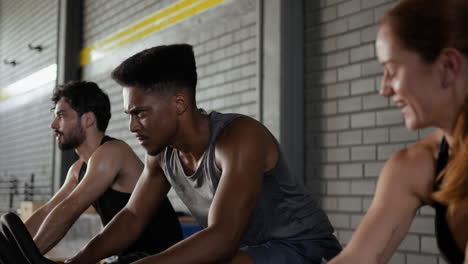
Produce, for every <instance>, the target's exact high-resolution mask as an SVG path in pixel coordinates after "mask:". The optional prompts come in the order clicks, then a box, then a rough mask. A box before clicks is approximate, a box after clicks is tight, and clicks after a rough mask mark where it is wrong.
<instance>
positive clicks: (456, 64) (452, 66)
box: [438, 48, 464, 89]
mask: <svg viewBox="0 0 468 264" xmlns="http://www.w3.org/2000/svg"><path fill="white" fill-rule="evenodd" d="M463 59H464V58H463V55H462V54H461V53H460V52H459V51H458V50H457V49H454V48H445V49H443V50H442V51H441V53H440V55H439V58H438V60H439V63H440V65H441V71H442V78H441V85H442V88H443V89H446V88H448V87H452V86H453V85H454V84H455V82H456V80H457V78H458V77H459V76H460V73H461V68H462V66H463Z"/></svg>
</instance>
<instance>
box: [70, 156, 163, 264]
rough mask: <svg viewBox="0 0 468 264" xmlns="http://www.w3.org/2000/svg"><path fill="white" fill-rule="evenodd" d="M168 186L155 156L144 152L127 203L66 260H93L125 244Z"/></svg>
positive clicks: (140, 228)
mask: <svg viewBox="0 0 468 264" xmlns="http://www.w3.org/2000/svg"><path fill="white" fill-rule="evenodd" d="M169 188H170V184H169V182H167V179H166V177H165V176H164V174H163V171H162V169H161V167H160V166H159V156H157V157H150V156H147V157H146V164H145V168H144V169H143V173H142V175H141V176H140V179H139V180H138V183H137V185H136V186H135V190H134V191H133V193H132V196H131V197H130V200H129V201H128V203H127V205H126V206H125V207H124V208H123V209H122V210H121V211H120V212H119V213H118V214H117V215H115V216H114V218H112V220H111V221H110V222H109V223H108V224H107V225H106V227H105V228H104V229H103V230H102V231H101V232H100V233H99V234H98V235H96V236H95V237H94V238H93V239H92V240H91V241H90V242H89V243H88V244H87V245H86V246H85V247H84V248H83V249H81V250H80V252H78V254H77V255H76V256H74V257H73V258H71V259H69V260H67V261H66V263H74V264H78V263H83V264H88V263H96V262H97V261H99V260H101V259H103V258H106V257H109V256H112V255H115V254H118V253H120V252H122V251H123V250H125V249H126V248H128V246H130V245H131V244H132V243H133V242H134V241H136V239H137V238H138V237H139V236H140V234H141V232H142V231H143V230H144V228H145V226H146V224H147V223H148V222H149V221H150V220H151V217H152V215H153V213H154V211H155V210H156V209H157V208H158V207H159V204H160V203H161V201H162V200H163V199H164V197H165V196H166V194H167V192H168V191H169Z"/></svg>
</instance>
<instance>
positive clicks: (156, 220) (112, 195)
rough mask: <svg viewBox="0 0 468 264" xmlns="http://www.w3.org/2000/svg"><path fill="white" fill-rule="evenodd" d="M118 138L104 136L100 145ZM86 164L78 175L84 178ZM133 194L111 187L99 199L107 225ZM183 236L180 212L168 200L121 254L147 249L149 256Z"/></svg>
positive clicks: (96, 202) (79, 178) (101, 212)
mask: <svg viewBox="0 0 468 264" xmlns="http://www.w3.org/2000/svg"><path fill="white" fill-rule="evenodd" d="M112 140H116V139H115V138H111V137H109V136H104V137H103V139H102V141H101V145H102V144H104V143H105V142H107V141H112ZM86 168H87V165H86V163H83V166H82V167H81V169H80V173H79V175H78V180H79V181H81V180H82V179H83V177H84V175H85V173H86ZM130 195H131V193H124V192H120V191H116V190H114V189H112V188H110V187H109V188H108V189H107V190H106V191H105V192H104V193H103V194H102V195H101V196H100V197H99V198H98V199H97V200H96V201H94V202H93V207H94V208H95V209H96V212H97V213H98V214H99V216H100V218H101V221H102V224H103V225H107V223H109V222H110V220H111V219H112V218H113V217H114V215H116V214H117V213H118V212H119V211H120V210H121V209H122V208H123V207H124V206H125V205H126V204H127V202H128V200H129V199H130ZM181 239H182V229H181V227H180V223H179V220H178V218H177V215H176V213H175V211H174V208H172V205H171V203H170V202H169V200H168V199H167V197H165V198H164V200H163V201H162V202H161V205H160V207H159V209H158V210H156V212H155V213H154V215H153V217H152V220H151V221H150V222H149V223H148V225H147V227H146V228H145V230H144V231H143V232H142V233H141V236H140V237H139V238H138V240H137V241H135V243H133V244H132V245H131V246H130V247H129V248H128V249H127V250H126V251H124V252H122V253H121V254H119V255H127V254H130V253H134V252H144V253H147V254H150V255H153V254H156V253H158V252H161V251H163V250H165V249H167V248H169V247H170V246H172V245H173V244H175V243H177V242H179V241H180V240H181Z"/></svg>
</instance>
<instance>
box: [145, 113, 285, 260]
mask: <svg viewBox="0 0 468 264" xmlns="http://www.w3.org/2000/svg"><path fill="white" fill-rule="evenodd" d="M276 147H277V146H276V143H275V142H274V140H273V137H272V136H271V135H270V134H269V132H268V131H267V130H266V129H265V128H264V127H263V126H261V125H260V124H259V123H257V122H256V121H254V120H251V119H245V118H243V119H239V120H235V121H233V123H232V124H230V125H229V126H228V127H227V128H225V131H223V133H222V134H221V135H220V136H219V138H218V142H217V144H216V150H215V156H216V160H217V164H218V167H219V168H220V169H221V170H222V175H221V180H220V182H219V185H218V188H217V190H216V194H215V196H214V198H213V203H212V205H211V207H210V211H209V217H208V227H207V228H205V229H204V230H202V231H200V232H197V233H196V234H194V235H192V236H190V237H189V238H187V239H185V240H183V241H181V242H179V243H177V244H176V245H174V246H172V247H171V248H169V249H167V250H166V251H164V252H162V253H160V254H157V255H154V256H150V257H147V258H145V259H142V260H140V261H138V262H136V263H138V264H144V263H164V264H175V263H177V264H185V263H190V264H191V263H225V262H227V261H230V260H231V259H232V258H233V257H235V256H236V257H239V255H236V254H238V251H239V249H238V247H239V241H240V240H241V238H242V236H243V234H244V231H245V229H246V227H247V224H248V222H249V219H250V216H251V214H252V212H253V210H254V208H255V205H256V201H257V199H258V195H259V193H260V191H261V187H262V179H263V173H264V172H265V171H266V170H268V169H270V168H271V167H272V166H273V165H271V164H268V165H267V164H266V163H267V160H268V157H269V155H268V154H269V153H270V151H269V150H271V149H272V148H273V149H276ZM276 150H277V149H276ZM270 154H271V153H270ZM277 155H278V153H273V156H275V157H276V158H277ZM275 161H276V160H275ZM275 161H273V162H271V163H274V162H275ZM270 165H271V166H270ZM267 167H268V168H267ZM244 257H245V256H244Z"/></svg>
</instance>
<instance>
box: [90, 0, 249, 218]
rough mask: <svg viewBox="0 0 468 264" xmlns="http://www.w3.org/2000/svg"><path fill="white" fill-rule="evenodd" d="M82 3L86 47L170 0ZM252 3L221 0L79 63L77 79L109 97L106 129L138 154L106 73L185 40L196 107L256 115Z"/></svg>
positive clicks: (178, 207) (92, 0) (116, 91)
mask: <svg viewBox="0 0 468 264" xmlns="http://www.w3.org/2000/svg"><path fill="white" fill-rule="evenodd" d="M84 3H85V10H84V45H85V46H87V45H90V44H92V43H94V42H96V41H98V40H100V39H102V38H104V37H107V36H109V35H111V34H113V33H115V32H117V31H118V30H120V29H122V28H124V27H126V26H129V25H131V24H132V23H135V22H136V21H138V20H140V19H142V18H144V17H145V16H148V15H151V14H153V13H155V12H157V11H158V10H160V9H161V8H164V7H167V6H168V5H170V4H173V3H174V1H169V0H161V1H150V0H145V1H136V0H135V1H134V0H132V1H121V0H115V1H104V0H98V1H95V0H89V1H85V2H84ZM110 3H112V4H110ZM255 3H256V1H253V0H236V1H226V2H225V3H223V4H221V5H219V6H215V7H213V8H211V9H208V10H207V11H205V12H204V13H201V14H198V15H196V16H194V17H192V18H189V19H187V20H184V21H182V22H180V23H178V24H176V25H173V26H171V27H169V28H167V29H164V30H161V31H158V32H156V33H153V34H151V35H149V36H147V37H145V38H143V39H141V40H139V41H137V42H135V43H131V44H129V45H127V46H124V47H123V48H121V49H119V50H116V51H115V52H112V53H110V54H108V55H107V56H105V57H104V58H102V59H100V60H98V61H94V62H91V63H90V64H87V65H85V66H84V68H83V79H85V80H90V81H95V82H97V83H98V84H99V85H100V86H101V87H102V88H103V89H105V90H106V91H107V92H108V93H109V96H110V98H111V103H112V119H111V121H110V124H109V128H108V131H107V133H108V134H109V135H112V136H114V137H118V138H121V139H123V140H125V141H126V142H128V143H129V144H130V145H131V146H132V147H133V149H134V150H135V151H136V152H137V153H138V154H139V156H140V158H141V159H143V157H144V154H145V152H144V150H143V149H142V148H141V147H140V146H139V144H138V142H137V141H136V140H135V138H134V136H133V135H131V134H130V133H129V132H128V128H127V123H128V117H126V116H125V115H124V114H123V109H122V95H121V88H120V87H119V86H118V85H117V84H116V83H115V82H113V81H112V80H111V79H110V72H111V71H112V70H113V69H114V68H115V67H116V66H117V65H118V64H119V63H120V62H121V61H123V60H124V59H125V58H127V57H129V56H131V55H133V54H134V53H136V52H139V51H141V50H143V49H145V48H149V47H152V46H156V45H166V44H172V43H182V42H188V43H190V44H192V45H193V46H194V51H195V56H196V61H197V71H198V76H199V80H198V85H197V102H198V106H199V107H202V108H204V109H206V110H207V111H211V110H216V111H222V112H238V113H243V114H246V115H250V116H252V117H257V114H258V113H257V108H258V106H257V87H256V86H257V70H256V63H257V62H256V57H257V55H256V53H257V47H256V44H257V39H256V32H257V29H256V27H257V21H256V11H255V9H256V6H255ZM123 6H125V7H123ZM170 198H171V201H173V204H174V206H175V207H176V210H181V211H186V210H187V209H186V208H185V206H183V205H182V203H181V201H179V200H178V199H177V198H176V195H175V194H174V193H170Z"/></svg>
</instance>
